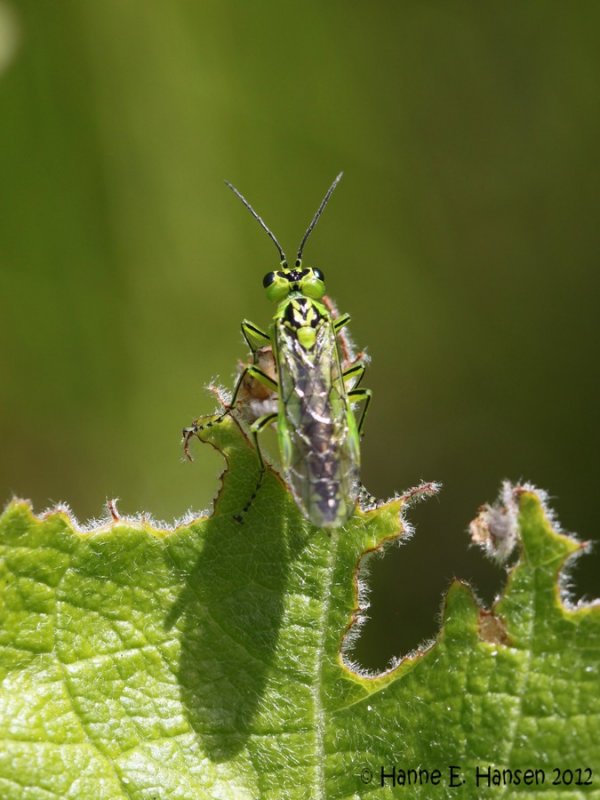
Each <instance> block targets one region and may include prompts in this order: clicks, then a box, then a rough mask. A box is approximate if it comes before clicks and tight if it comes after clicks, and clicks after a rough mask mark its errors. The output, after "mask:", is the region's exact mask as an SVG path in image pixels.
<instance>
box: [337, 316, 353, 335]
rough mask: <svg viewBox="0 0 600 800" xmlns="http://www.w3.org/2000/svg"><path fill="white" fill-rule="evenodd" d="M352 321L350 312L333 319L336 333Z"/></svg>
mask: <svg viewBox="0 0 600 800" xmlns="http://www.w3.org/2000/svg"><path fill="white" fill-rule="evenodd" d="M349 322H350V314H342V315H341V316H340V317H336V319H334V320H333V328H334V330H335V332H336V333H339V332H340V331H341V330H342V328H344V327H345V326H346V325H347V324H348V323H349Z"/></svg>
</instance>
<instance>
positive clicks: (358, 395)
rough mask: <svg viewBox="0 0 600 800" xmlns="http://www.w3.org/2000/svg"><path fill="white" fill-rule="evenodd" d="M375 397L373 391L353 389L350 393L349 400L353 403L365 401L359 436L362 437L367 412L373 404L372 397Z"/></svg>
mask: <svg viewBox="0 0 600 800" xmlns="http://www.w3.org/2000/svg"><path fill="white" fill-rule="evenodd" d="M372 396H373V392H372V391H371V389H351V390H350V391H349V392H348V399H349V400H350V402H352V403H362V402H363V401H364V406H363V410H362V414H361V415H360V422H359V423H358V435H359V436H362V434H363V428H364V426H365V418H366V416H367V410H368V408H369V404H370V403H371V397H372Z"/></svg>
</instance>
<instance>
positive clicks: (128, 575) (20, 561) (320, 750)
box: [0, 419, 600, 800]
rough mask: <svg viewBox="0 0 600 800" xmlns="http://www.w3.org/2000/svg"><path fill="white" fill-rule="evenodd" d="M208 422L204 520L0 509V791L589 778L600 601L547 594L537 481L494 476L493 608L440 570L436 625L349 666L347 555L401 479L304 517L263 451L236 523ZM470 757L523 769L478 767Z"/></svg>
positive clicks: (117, 793)
mask: <svg viewBox="0 0 600 800" xmlns="http://www.w3.org/2000/svg"><path fill="white" fill-rule="evenodd" d="M203 435H204V434H203ZM206 436H207V438H208V437H210V442H211V443H212V444H213V445H214V446H215V447H217V448H218V449H220V450H221V451H222V452H223V454H224V455H225V458H226V460H227V462H228V470H227V472H226V473H225V475H224V478H223V485H222V489H221V491H220V494H219V496H218V499H217V501H216V504H215V510H214V513H213V514H212V516H210V517H203V518H201V519H195V520H193V521H189V522H188V523H186V524H182V525H180V526H178V527H176V528H175V529H172V530H171V529H166V528H160V527H158V526H155V525H152V524H151V523H150V522H149V521H148V520H145V519H143V518H139V519H125V518H124V519H120V520H117V521H114V522H113V521H110V522H104V523H103V524H99V525H98V526H97V527H96V528H94V529H92V530H89V531H81V530H78V529H77V527H76V526H75V525H74V523H73V521H72V519H71V518H70V516H69V514H68V513H67V512H66V511H64V510H60V509H58V510H54V511H51V512H48V513H46V514H44V515H42V516H41V517H35V516H34V515H33V513H32V511H31V509H30V507H29V505H28V504H27V503H25V502H22V501H14V502H13V503H12V504H11V505H10V506H9V507H8V509H7V510H6V512H5V513H4V514H3V516H2V517H1V518H0V546H1V553H0V555H1V561H0V566H1V578H0V580H1V588H2V591H1V595H0V597H1V600H2V605H1V627H0V680H1V681H2V683H1V689H0V731H1V732H0V737H1V738H2V746H1V747H0V797H1V798H2V800H16V799H17V798H18V799H19V800H22V799H24V798H26V799H27V800H38V798H39V799H40V800H47V799H48V798H56V797H60V798H78V799H81V800H83V799H84V798H85V800H89V798H94V800H103V799H104V798H106V800H109V799H110V800H116V799H117V798H136V799H137V798H140V800H141V799H142V798H143V799H144V800H149V799H150V798H170V799H171V798H178V799H179V798H181V800H183V799H184V798H185V800H191V799H192V798H194V800H196V799H198V798H200V799H201V798H211V800H212V799H213V798H235V799H236V800H237V799H238V798H250V799H252V800H254V799H255V798H278V800H280V799H281V798H332V799H333V798H361V797H366V796H370V797H373V798H378V800H379V798H388V797H398V796H404V795H402V791H403V790H402V788H399V787H396V788H392V780H393V779H392V777H391V776H392V775H393V774H394V770H395V776H396V780H400V781H401V779H402V770H407V769H409V768H413V769H417V768H422V769H427V770H429V772H430V773H431V772H432V771H433V770H436V769H437V770H440V776H439V784H438V785H434V786H432V785H431V784H429V785H417V786H412V787H411V788H410V789H405V792H406V796H410V797H411V798H412V797H419V798H420V797H423V798H435V797H457V798H478V797H486V798H487V797H500V796H502V797H504V798H507V797H516V796H517V794H519V795H520V794H523V793H525V792H528V793H529V794H531V795H532V796H534V795H535V796H540V797H542V796H543V797H544V798H546V799H547V798H553V797H561V798H575V797H577V798H579V797H582V796H586V797H587V796H589V797H600V788H599V787H600V784H599V783H598V781H599V778H598V769H600V674H599V670H598V653H599V650H600V606H598V605H597V604H596V605H584V606H581V607H578V608H566V607H565V606H564V605H563V603H562V602H561V599H560V593H559V583H558V577H559V571H560V570H561V568H562V567H563V565H564V562H565V560H566V559H567V558H568V557H569V556H572V555H574V554H575V553H578V552H581V550H582V545H580V544H578V543H577V542H575V541H574V540H573V539H570V538H568V537H566V536H564V535H563V534H561V533H559V532H557V531H556V530H555V529H554V527H553V525H552V523H551V521H550V520H549V518H548V514H547V512H546V510H545V508H544V506H543V504H542V502H541V501H540V498H539V497H538V496H537V495H536V493H535V492H533V491H531V490H525V489H519V490H514V491H513V492H512V495H511V497H512V502H514V503H515V508H516V512H515V520H514V522H518V528H519V529H520V536H521V539H522V544H521V548H520V557H519V559H518V561H517V563H516V565H515V566H514V567H513V568H512V570H511V572H510V575H509V579H508V583H507V586H506V590H505V592H504V594H503V596H502V598H501V599H500V600H499V601H498V602H497V604H496V605H495V607H494V608H493V609H492V610H491V611H484V610H482V609H480V608H479V606H478V604H477V602H476V600H475V598H474V596H473V594H472V592H471V590H470V588H469V587H468V586H467V585H466V584H464V583H461V582H459V581H456V582H454V584H453V585H452V587H451V588H450V591H449V592H448V595H447V597H446V600H445V604H444V610H443V620H442V626H441V631H440V634H439V637H438V639H437V641H436V642H434V643H433V644H431V645H430V646H428V647H426V648H424V649H423V650H422V651H420V652H416V653H414V654H413V655H411V656H410V657H407V658H405V659H404V660H402V661H401V662H400V663H399V664H398V665H397V666H396V667H395V668H394V669H391V670H390V671H388V672H386V673H385V674H382V675H378V676H369V675H366V674H360V672H359V671H357V670H356V669H353V668H352V665H351V664H350V663H349V660H348V656H347V655H344V653H347V652H348V647H349V644H348V643H349V641H350V640H351V636H352V634H351V635H350V637H349V636H348V631H349V629H350V627H351V625H352V622H353V620H356V619H358V618H359V617H360V615H361V613H362V612H361V609H360V607H359V606H360V605H361V603H364V599H361V600H360V601H359V595H362V594H363V592H362V591H359V585H360V583H359V578H360V574H361V572H362V574H363V575H364V569H361V565H362V566H363V567H364V564H365V562H366V561H367V560H368V557H369V554H373V553H374V552H378V551H380V550H381V548H383V547H384V546H385V544H386V543H387V542H389V541H391V540H393V539H394V538H395V537H397V536H399V535H401V534H402V522H401V517H400V512H401V510H402V507H403V505H405V504H406V503H407V502H408V500H409V499H410V498H409V497H408V496H407V497H405V498H399V499H397V500H393V501H391V502H389V503H387V504H385V505H383V506H381V507H379V508H378V509H376V510H373V511H370V512H366V513H365V512H358V513H357V514H356V516H355V517H354V518H353V519H352V520H351V522H350V523H349V524H348V525H347V526H346V527H345V528H344V529H340V530H334V531H325V530H319V529H315V528H312V527H311V526H309V525H308V524H307V523H306V522H305V521H304V519H303V518H302V517H301V516H300V515H299V513H298V511H297V509H296V507H295V505H294V503H293V501H292V500H291V498H290V496H289V494H288V492H287V491H286V489H285V487H284V486H283V484H282V483H281V481H280V480H279V479H278V478H277V476H276V475H275V474H274V473H272V472H270V471H269V472H267V475H266V478H265V481H264V484H263V487H262V489H261V491H260V492H259V493H258V496H257V498H256V501H255V503H254V504H253V506H252V507H251V509H250V511H249V513H248V515H247V517H246V519H245V522H244V524H242V525H240V524H237V523H235V522H233V521H232V515H233V514H234V513H236V512H237V511H239V508H240V506H241V505H243V503H244V502H245V501H246V499H247V498H248V496H249V494H251V492H252V490H253V488H254V485H255V481H256V477H257V467H256V458H255V454H254V452H253V451H252V449H251V448H250V446H249V445H248V443H247V441H246V440H245V438H244V437H243V436H242V435H241V434H240V431H239V429H238V428H237V426H236V425H235V424H234V423H233V422H231V421H230V420H229V419H226V420H225V421H224V422H223V423H222V424H221V425H220V426H215V427H213V428H212V429H209V431H208V433H207V434H206ZM490 520H491V518H490V517H488V520H487V521H488V523H489V522H490ZM492 521H493V520H492ZM482 527H485V526H482V525H480V526H479V531H480V533H481V530H482ZM488 527H490V528H493V525H489V526H488ZM496 527H497V526H496ZM495 532H496V533H497V532H498V531H497V530H496V531H495ZM492 533H494V530H492ZM365 554H367V555H365ZM361 581H362V579H361ZM407 613H410V610H407ZM452 766H455V767H456V770H457V771H456V773H455V775H456V776H457V777H456V780H459V779H460V780H463V779H464V781H465V783H464V784H461V785H460V786H459V787H458V788H453V787H452V786H451V774H450V769H451V767H452ZM477 768H479V769H480V770H483V774H484V776H485V774H487V773H486V771H487V770H488V769H489V768H492V769H494V768H497V769H500V770H502V769H511V770H525V769H538V770H543V771H544V775H545V784H544V785H543V786H537V787H536V786H529V787H527V786H524V784H523V782H522V781H523V777H524V776H523V775H521V783H520V784H519V785H517V786H515V785H513V786H494V785H492V786H491V788H488V787H487V783H486V781H485V777H484V778H483V784H480V786H479V787H478V786H477V785H476V770H477ZM382 769H383V771H384V776H383V783H384V786H382V785H381V782H382ZM554 769H559V770H567V769H569V770H573V771H574V772H573V773H571V780H572V781H573V780H577V777H579V782H580V783H581V782H583V781H585V779H586V777H587V774H588V773H586V772H585V770H586V769H591V770H594V773H593V775H592V781H593V784H592V785H591V786H585V785H577V786H576V785H574V784H572V785H570V786H565V785H562V786H561V785H552V780H553V779H554V778H555V777H556V774H555V773H554V772H553V770H554ZM577 769H580V770H584V771H583V772H582V773H577V772H576V770H577ZM515 774H517V773H515ZM386 775H387V777H386ZM490 775H491V773H490ZM565 775H566V777H567V779H568V777H569V773H565ZM458 776H460V777H458ZM430 777H431V775H430ZM434 777H435V773H434ZM409 793H410V794H409Z"/></svg>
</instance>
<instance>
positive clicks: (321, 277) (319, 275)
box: [313, 267, 325, 281]
mask: <svg viewBox="0 0 600 800" xmlns="http://www.w3.org/2000/svg"><path fill="white" fill-rule="evenodd" d="M313 275H314V276H315V278H318V279H319V280H320V281H324V280H325V275H324V274H323V272H321V270H320V269H317V268H316V267H313Z"/></svg>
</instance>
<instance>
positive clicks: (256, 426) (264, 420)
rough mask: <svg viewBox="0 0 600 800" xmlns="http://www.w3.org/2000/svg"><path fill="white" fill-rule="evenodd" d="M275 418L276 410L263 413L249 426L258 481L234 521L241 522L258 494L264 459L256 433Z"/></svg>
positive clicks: (263, 472) (262, 476)
mask: <svg viewBox="0 0 600 800" xmlns="http://www.w3.org/2000/svg"><path fill="white" fill-rule="evenodd" d="M276 419H277V413H276V412H274V413H272V414H264V415H263V416H262V417H259V418H258V419H257V420H256V422H253V423H252V425H251V426H250V433H251V434H252V441H253V442H254V447H255V448H256V455H257V456H258V463H259V467H260V473H259V476H258V481H257V482H256V487H255V489H254V491H253V492H252V495H251V496H250V498H249V499H248V502H247V503H246V505H245V506H244V507H243V508H242V510H241V512H240V513H239V514H236V515H235V516H234V520H235V521H236V522H239V523H240V524H241V523H243V521H244V516H245V515H246V514H247V513H248V511H249V509H250V506H251V505H252V503H253V502H254V499H255V498H256V495H257V494H258V490H259V489H260V485H261V483H262V481H263V478H264V475H265V462H264V459H263V457H262V453H261V451H260V445H259V443H258V435H259V433H260V432H261V431H264V429H265V428H266V427H267V426H268V425H270V424H271V422H273V421H274V420H276Z"/></svg>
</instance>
